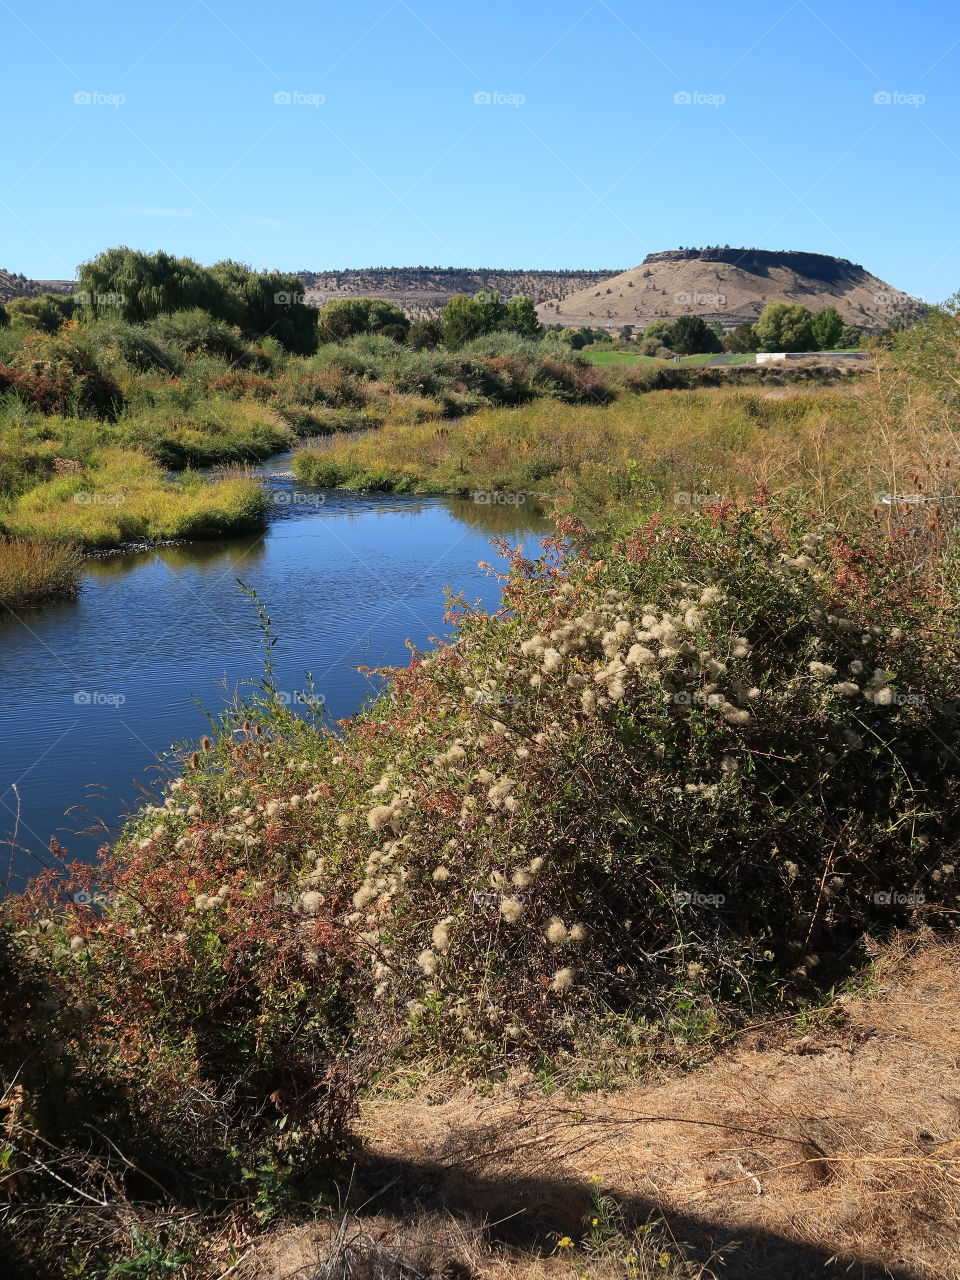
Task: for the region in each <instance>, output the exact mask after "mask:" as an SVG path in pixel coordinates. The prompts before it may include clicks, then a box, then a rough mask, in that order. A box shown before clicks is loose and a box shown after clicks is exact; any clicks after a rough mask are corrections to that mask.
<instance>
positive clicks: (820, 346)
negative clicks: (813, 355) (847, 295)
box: [811, 307, 843, 351]
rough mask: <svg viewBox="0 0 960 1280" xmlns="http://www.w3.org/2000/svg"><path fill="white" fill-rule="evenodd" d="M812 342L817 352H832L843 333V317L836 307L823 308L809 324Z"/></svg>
mask: <svg viewBox="0 0 960 1280" xmlns="http://www.w3.org/2000/svg"><path fill="white" fill-rule="evenodd" d="M811 328H812V329H813V340H814V342H815V343H816V345H817V350H818V351H833V350H835V348H836V346H837V343H838V342H839V341H840V335H841V333H843V317H842V316H841V315H840V312H839V311H838V310H837V308H836V307H824V308H823V309H822V310H820V311H818V312H817V313H816V315H815V316H814V317H813V321H812V323H811Z"/></svg>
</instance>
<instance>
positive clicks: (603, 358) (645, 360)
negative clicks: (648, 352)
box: [581, 349, 723, 369]
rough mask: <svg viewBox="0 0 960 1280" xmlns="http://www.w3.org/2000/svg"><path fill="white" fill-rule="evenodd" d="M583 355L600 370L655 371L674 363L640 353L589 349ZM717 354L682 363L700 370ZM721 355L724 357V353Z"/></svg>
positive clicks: (709, 353)
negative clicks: (628, 369)
mask: <svg viewBox="0 0 960 1280" xmlns="http://www.w3.org/2000/svg"><path fill="white" fill-rule="evenodd" d="M581 354H582V355H583V356H585V357H586V358H587V360H589V361H590V363H591V364H595V365H598V366H599V367H600V368H615V369H616V368H621V367H623V366H627V367H630V368H634V367H637V368H641V369H653V368H656V367H657V365H663V364H666V365H670V364H673V363H674V361H673V360H658V359H657V357H656V356H645V355H643V354H642V353H641V352H639V351H590V350H589V349H587V350H585V351H583V352H581ZM717 354H718V353H717V352H708V353H707V354H704V355H696V356H681V357H680V363H681V365H685V366H686V367H687V368H694V369H695V368H700V367H701V366H702V365H708V364H710V363H711V361H713V360H716V359H717ZM719 354H720V355H722V354H723V352H720V353H719Z"/></svg>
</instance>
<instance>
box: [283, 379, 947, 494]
mask: <svg viewBox="0 0 960 1280" xmlns="http://www.w3.org/2000/svg"><path fill="white" fill-rule="evenodd" d="M888 434H889V433H888V432H887V427H886V424H885V422H884V420H883V414H882V412H880V411H879V409H878V406H877V404H876V403H875V402H874V401H873V400H871V398H870V397H869V396H868V395H867V394H865V391H864V389H863V388H856V389H854V388H850V387H844V388H842V389H841V388H837V389H830V390H816V391H798V390H797V389H795V388H784V389H782V390H778V391H776V392H758V391H739V390H733V389H730V388H720V389H710V390H707V391H661V392H650V393H647V394H642V395H638V394H633V393H630V392H629V391H627V392H624V393H622V394H621V395H620V396H619V397H618V399H617V400H616V401H615V402H614V403H612V404H610V405H607V406H603V407H599V406H590V405H577V406H575V405H560V404H550V405H547V404H545V403H542V402H536V403H533V404H529V405H525V406H521V407H519V408H514V409H509V410H505V409H488V410H484V411H482V412H479V413H477V414H474V415H473V416H471V417H470V418H469V419H460V420H454V421H448V422H444V423H442V424H440V425H438V426H433V425H432V424H426V425H423V426H419V427H409V426H403V425H398V424H390V423H388V424H386V425H385V426H384V427H382V428H381V429H380V430H379V431H377V432H374V433H371V434H369V435H366V436H364V437H362V438H360V439H355V440H350V441H340V440H337V439H334V440H333V441H331V443H330V445H329V447H327V448H325V449H323V450H322V451H318V450H313V449H310V448H301V449H298V450H297V451H296V452H295V453H294V457H293V464H292V465H293V469H294V472H295V474H296V475H297V476H298V478H299V479H300V480H301V481H304V482H306V483H310V484H317V485H324V486H337V485H342V486H345V487H347V488H357V489H372V490H379V491H395V492H401V493H403V492H413V493H417V492H427V493H456V494H472V493H480V494H485V495H487V496H488V499H489V501H491V502H509V501H511V500H517V499H518V498H519V499H520V500H522V498H523V495H525V494H526V493H528V492H529V491H531V490H532V491H537V492H541V493H546V494H548V495H551V496H552V497H553V498H554V499H555V500H557V501H560V502H562V503H563V504H564V506H565V507H566V508H567V509H572V510H575V511H577V512H578V513H579V514H581V515H582V516H590V517H592V516H594V515H595V514H596V515H600V514H601V513H606V514H608V515H609V513H610V512H611V511H613V510H618V509H620V508H630V509H631V510H633V511H636V510H637V509H638V507H639V508H643V507H644V506H650V507H656V506H660V505H664V504H666V506H667V507H671V506H673V507H684V506H686V507H688V508H689V507H699V506H702V505H704V503H708V502H718V501H732V500H736V499H737V498H740V497H746V496H749V495H750V494H751V493H753V492H754V491H755V490H756V489H757V488H758V487H762V488H764V489H765V490H767V491H769V492H771V493H779V494H786V493H788V492H789V493H793V494H794V495H795V496H796V497H797V498H798V500H800V501H804V502H808V503H809V502H814V503H818V504H819V505H820V507H821V509H823V510H825V511H826V510H831V511H839V510H841V509H844V508H845V509H848V510H853V509H858V510H859V511H860V512H861V513H862V512H864V511H866V510H869V509H870V506H871V505H872V503H873V495H874V494H875V493H876V492H877V491H878V490H883V489H885V488H889V486H890V484H891V483H892V481H891V476H890V472H891V468H898V467H901V466H902V465H903V464H902V462H901V461H900V459H899V457H897V456H894V455H895V454H896V453H897V452H898V451H899V454H901V455H903V457H906V455H907V452H908V450H910V449H911V448H912V447H913V446H915V445H916V444H917V441H916V439H910V438H907V437H906V436H901V437H900V438H899V439H898V440H897V442H896V446H894V445H893V442H892V441H891V440H890V439H889V438H887V437H888ZM881 440H884V441H885V443H884V445H883V447H881V443H880V442H881ZM924 444H925V446H926V447H927V448H930V447H931V445H933V447H935V443H934V442H933V441H931V439H930V436H929V434H928V435H927V436H926V437H925V439H924Z"/></svg>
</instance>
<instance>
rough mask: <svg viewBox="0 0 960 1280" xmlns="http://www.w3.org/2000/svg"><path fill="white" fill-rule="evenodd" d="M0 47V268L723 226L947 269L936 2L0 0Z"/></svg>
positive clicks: (622, 241) (58, 271)
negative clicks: (153, 255)
mask: <svg viewBox="0 0 960 1280" xmlns="http://www.w3.org/2000/svg"><path fill="white" fill-rule="evenodd" d="M0 49H2V50H3V68H4V75H3V81H2V85H0V101H2V104H3V106H2V109H3V121H4V125H5V128H4V146H3V155H4V164H3V176H2V180H0V266H2V267H4V268H5V269H7V270H9V271H22V272H24V273H25V274H26V275H28V276H33V277H41V278H42V277H65V278H67V277H72V275H73V272H74V269H75V267H76V265H77V263H78V262H80V261H82V260H84V259H85V258H89V257H92V256H93V255H94V254H96V253H98V252H99V251H100V250H101V249H104V248H106V247H108V246H110V245H115V244H128V245H131V246H134V247H136V248H140V249H146V250H152V249H156V248H166V249H168V250H170V251H172V252H175V253H179V254H189V255H191V256H193V257H195V258H197V259H198V260H200V261H201V262H213V261H216V260H217V259H219V258H225V257H230V258H236V259H239V260H241V261H245V262H248V263H250V264H251V265H253V266H255V267H282V268H285V269H290V270H296V269H299V268H310V269H315V270H321V269H330V268H339V267H347V266H367V265H387V266H404V265H417V264H426V265H439V266H503V267H544V268H547V267H627V266H632V265H634V264H636V263H637V262H639V261H640V260H641V259H642V258H643V256H644V255H645V254H646V253H648V252H650V251H652V250H658V249H667V248H676V247H677V246H679V245H702V244H708V243H714V244H725V243H729V244H731V245H737V246H739V245H758V246H760V247H763V248H769V249H782V248H791V249H807V250H814V251H818V252H823V253H831V254H837V255H839V256H842V257H849V258H852V259H853V260H854V261H857V262H862V263H863V264H864V265H865V266H867V267H868V268H869V269H870V270H872V271H874V272H875V273H877V274H878V275H880V276H881V277H883V278H884V279H886V280H887V281H889V282H890V283H891V284H894V285H896V286H898V287H900V288H903V289H906V290H907V291H908V292H911V293H915V294H917V295H918V296H921V297H924V298H926V299H929V300H938V299H941V298H943V297H946V296H947V295H948V294H950V293H952V292H953V291H954V290H956V289H957V288H958V287H960V224H958V218H957V209H958V207H960V129H958V127H957V126H958V123H960V110H958V93H957V85H958V84H960V6H958V5H957V4H956V3H955V0H954V2H953V3H948V2H947V0H917V2H915V3H913V4H911V5H904V4H903V2H902V0H870V2H869V3H867V2H864V0H852V2H850V3H846V4H843V5H837V4H836V3H831V4H828V3H827V2H826V0H815V3H812V4H811V3H807V0H732V2H728V3H720V2H717V3H703V2H701V0H692V2H691V0H687V2H686V3H682V4H676V3H674V4H670V3H664V2H663V0H660V2H659V3H637V2H636V0H611V2H610V3H608V2H607V0H483V2H482V3H476V4H474V3H467V2H465V0H350V3H342V0H340V2H338V3H329V2H328V0H315V2H314V3H293V2H291V0H272V2H271V3H268V4H264V3H254V2H253V0H212V2H208V0H154V2H153V3H149V4H144V5H137V4H132V3H131V2H130V0H86V2H85V3H82V4H78V3H76V0H70V2H69V3H68V2H67V0H31V3H29V4H28V3H27V0H0ZM78 94H79V95H89V96H90V97H91V99H92V100H91V101H75V96H76V95H78ZM278 94H279V95H289V97H290V99H291V100H290V101H287V102H284V101H279V102H278V101H275V96H276V95H278ZM477 94H488V95H491V97H492V98H493V100H492V101H489V102H482V101H481V102H477V101H475V95H477ZM677 94H681V95H683V94H687V95H690V96H691V97H692V98H693V100H692V101H676V100H675V96H676V95H677ZM877 94H888V95H890V96H891V98H892V99H893V100H891V101H888V102H883V101H881V102H877V101H875V95H877ZM498 95H499V97H498ZM121 98H122V99H123V100H122V101H119V99H121ZM321 98H322V101H321ZM921 98H922V99H923V101H918V100H919V99H921ZM520 99H522V101H520ZM720 99H722V101H720Z"/></svg>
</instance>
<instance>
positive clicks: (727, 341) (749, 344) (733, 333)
mask: <svg viewBox="0 0 960 1280" xmlns="http://www.w3.org/2000/svg"><path fill="white" fill-rule="evenodd" d="M723 349H724V351H734V352H745V351H757V350H758V349H759V342H758V339H757V327H756V325H752V324H750V323H749V322H748V321H745V322H744V323H743V324H738V325H737V327H736V328H735V329H731V330H730V332H729V333H727V334H725V335H724V339H723Z"/></svg>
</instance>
